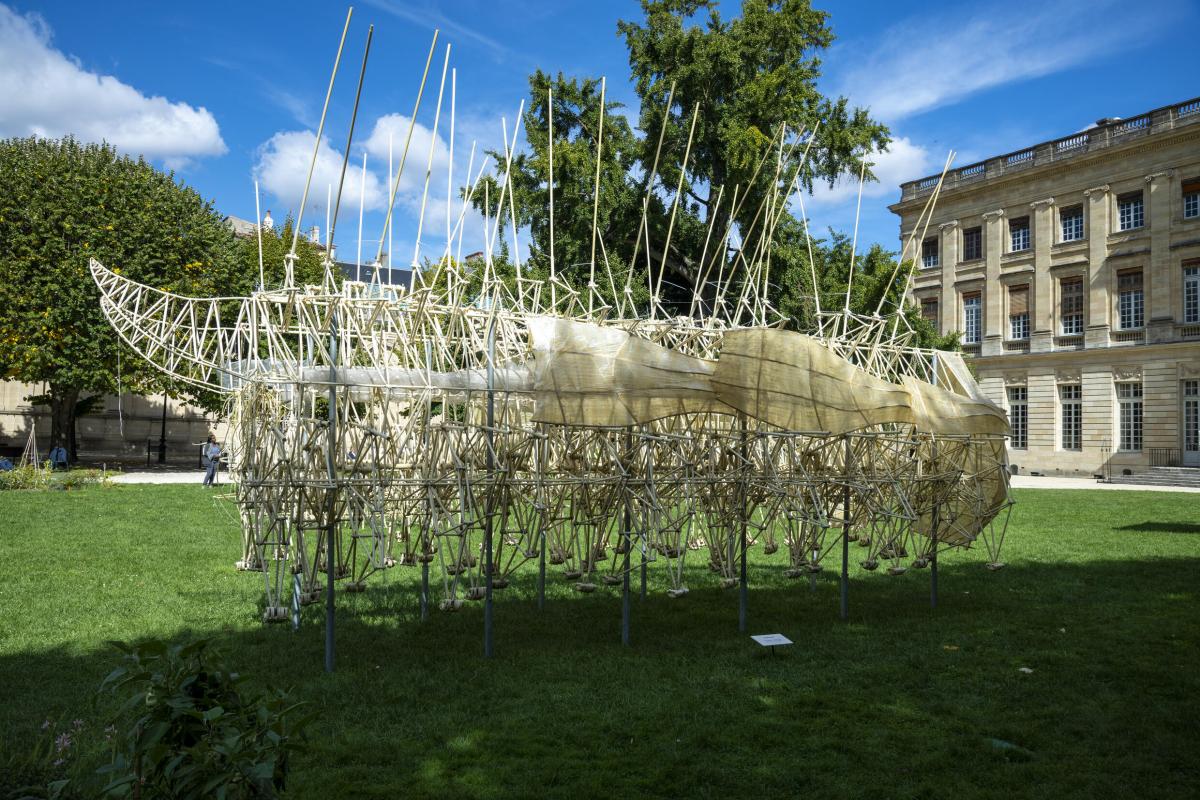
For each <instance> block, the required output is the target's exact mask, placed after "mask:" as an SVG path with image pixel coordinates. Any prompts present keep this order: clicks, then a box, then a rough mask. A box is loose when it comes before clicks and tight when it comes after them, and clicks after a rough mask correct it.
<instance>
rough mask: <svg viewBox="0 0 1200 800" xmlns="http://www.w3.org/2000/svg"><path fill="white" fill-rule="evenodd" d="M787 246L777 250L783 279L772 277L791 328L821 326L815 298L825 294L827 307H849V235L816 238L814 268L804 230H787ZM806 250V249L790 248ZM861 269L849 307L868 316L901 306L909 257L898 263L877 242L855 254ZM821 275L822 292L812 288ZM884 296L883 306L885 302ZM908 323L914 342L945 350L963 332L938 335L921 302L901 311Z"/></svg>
mask: <svg viewBox="0 0 1200 800" xmlns="http://www.w3.org/2000/svg"><path fill="white" fill-rule="evenodd" d="M784 224H785V225H795V226H796V227H797V228H798V227H799V224H798V223H797V222H796V220H794V219H790V218H788V219H787V220H785V223H784ZM782 240H783V244H781V245H780V246H779V248H778V250H777V253H778V254H779V256H780V258H779V261H780V262H781V263H782V264H784V268H783V269H782V270H781V272H780V273H779V275H778V279H777V280H776V278H772V281H771V282H772V284H774V287H773V292H772V294H773V300H774V302H775V305H776V309H777V310H778V311H779V312H780V313H781V314H783V315H784V316H786V317H788V320H789V324H788V327H790V328H793V329H795V330H813V329H814V328H816V324H817V318H816V301H815V299H814V298H818V297H819V298H820V302H821V310H822V311H841V310H843V309H844V308H845V307H846V304H847V301H846V288H847V284H848V283H850V282H849V275H850V260H851V249H852V242H851V239H850V237H849V236H846V235H845V234H842V233H837V232H835V231H832V230H831V231H830V232H829V239H828V240H821V239H814V241H813V242H812V245H813V247H812V266H810V265H809V259H808V252H807V245H806V244H805V243H804V239H803V233H802V232H798V231H791V230H787V231H783V232H782ZM798 248H803V249H804V252H791V251H792V250H794V249H798ZM854 263H855V265H856V270H855V272H854V281H853V283H850V297H849V307H850V310H851V311H853V312H855V313H857V314H863V315H867V316H871V315H873V314H874V312H875V309H876V308H882V309H883V310H884V311H886V310H888V309H894V308H900V307H901V305H902V304H901V301H902V300H903V298H904V293H905V290H906V288H907V284H908V277H909V274H910V272H911V270H912V262H909V261H906V262H904V263H903V264H901V265H899V267H897V264H896V257H895V254H894V253H891V252H889V251H887V250H885V249H883V247H881V246H880V245H878V244H873V245H871V246H870V247H869V248H868V249H867V252H866V253H857V254H855V255H854ZM814 274H815V275H816V278H817V291H816V292H814V291H813V275H814ZM881 299H882V301H883V302H882V305H881V303H880V300H881ZM900 313H902V314H903V315H904V318H905V320H906V321H907V323H908V327H909V328H911V329H912V330H913V332H914V333H915V334H916V335H915V336H914V338H913V342H912V344H914V345H916V346H918V347H936V348H939V349H942V350H957V349H958V347H959V336H958V334H957V333H950V334H948V335H946V336H941V335H939V334H938V332H937V330H936V329H935V328H934V327H933V325H932V324H931V323H930V322H929V321H928V320H926V319H925V318H924V317H922V316H921V314H920V311H919V310H918V309H917V308H916V306H914V305H912V304H911V303H910V304H907V305H903V308H902V310H901V312H900Z"/></svg>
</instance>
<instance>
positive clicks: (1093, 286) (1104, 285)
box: [1083, 184, 1111, 348]
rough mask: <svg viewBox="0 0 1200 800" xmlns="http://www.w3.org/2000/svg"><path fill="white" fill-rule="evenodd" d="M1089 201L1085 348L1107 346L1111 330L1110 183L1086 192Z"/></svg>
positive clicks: (1086, 222) (1085, 195)
mask: <svg viewBox="0 0 1200 800" xmlns="http://www.w3.org/2000/svg"><path fill="white" fill-rule="evenodd" d="M1083 196H1084V197H1086V198H1087V220H1085V224H1086V225H1087V234H1088V274H1087V291H1088V296H1087V319H1086V320H1085V322H1086V326H1087V327H1086V328H1085V329H1084V345H1085V346H1086V347H1089V348H1091V347H1108V334H1109V329H1110V325H1111V322H1110V319H1109V317H1110V309H1109V306H1110V305H1111V303H1110V298H1109V291H1108V287H1109V285H1110V284H1111V277H1110V275H1109V266H1108V228H1109V206H1110V205H1111V203H1110V202H1109V199H1108V184H1105V185H1104V186H1096V187H1094V188H1092V189H1087V190H1085V191H1084V193H1083Z"/></svg>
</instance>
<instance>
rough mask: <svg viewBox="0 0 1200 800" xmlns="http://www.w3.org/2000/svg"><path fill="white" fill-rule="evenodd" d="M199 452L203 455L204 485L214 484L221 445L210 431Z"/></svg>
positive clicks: (219, 462)
mask: <svg viewBox="0 0 1200 800" xmlns="http://www.w3.org/2000/svg"><path fill="white" fill-rule="evenodd" d="M200 453H201V455H203V456H204V466H205V470H204V485H205V486H216V485H217V468H218V467H219V466H220V465H221V445H219V444H217V437H216V436H214V435H212V434H211V433H210V434H209V435H208V441H206V442H205V443H204V445H203V449H202V450H201V451H200Z"/></svg>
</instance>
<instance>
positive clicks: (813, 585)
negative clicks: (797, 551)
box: [801, 523, 821, 592]
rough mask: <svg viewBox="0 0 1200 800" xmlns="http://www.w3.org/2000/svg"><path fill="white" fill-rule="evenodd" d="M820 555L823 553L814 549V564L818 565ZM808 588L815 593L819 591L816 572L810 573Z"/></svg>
mask: <svg viewBox="0 0 1200 800" xmlns="http://www.w3.org/2000/svg"><path fill="white" fill-rule="evenodd" d="M801 524H803V523H801ZM820 555H821V551H820V550H819V549H818V548H816V547H814V548H813V550H812V561H813V563H814V564H815V563H817V559H818V558H819V557H820ZM808 588H809V590H810V591H814V592H815V591H816V590H817V573H815V572H810V573H808Z"/></svg>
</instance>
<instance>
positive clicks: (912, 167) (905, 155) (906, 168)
mask: <svg viewBox="0 0 1200 800" xmlns="http://www.w3.org/2000/svg"><path fill="white" fill-rule="evenodd" d="M944 159H945V157H944V156H942V161H944ZM870 161H871V162H872V163H873V166H872V167H871V171H872V172H874V173H875V177H876V178H877V179H878V180H877V181H876V182H872V183H865V184H863V199H864V205H866V203H865V200H866V199H867V198H879V197H885V196H889V195H894V194H895V193H896V187H897V186H899V185H900V184H901V183H903V182H904V181H911V180H912V179H914V178H919V177H922V176H924V175H928V174H930V173H931V172H940V171H941V164H942V161H939V160H938V158H937V157H935V156H934V154H932V153H930V152H929V150H928V149H927V148H925V147H922V146H921V145H919V144H916V143H914V142H913V141H912V140H911V139H909V138H908V137H904V136H902V137H898V138H896V139H893V140H892V142H891V143H890V144H889V145H888V149H887V151H885V152H882V153H874V154H872V155H871V156H870ZM857 198H858V177H857V176H855V177H853V178H851V177H843V178H841V179H840V180H839V181H838V182H837V183H836V184H834V186H833V188H832V189H831V188H829V187H828V186H826V185H823V184H822V185H818V186H814V187H813V192H812V194H811V195H810V196H809V197H807V198H805V201H804V202H805V205H806V206H807V207H808V208H814V207H820V206H836V205H839V204H842V203H846V202H849V203H850V204H851V205H853V204H854V203H855V202H856V201H857ZM796 210H797V211H798V210H799V208H798V206H797V209H796Z"/></svg>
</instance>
